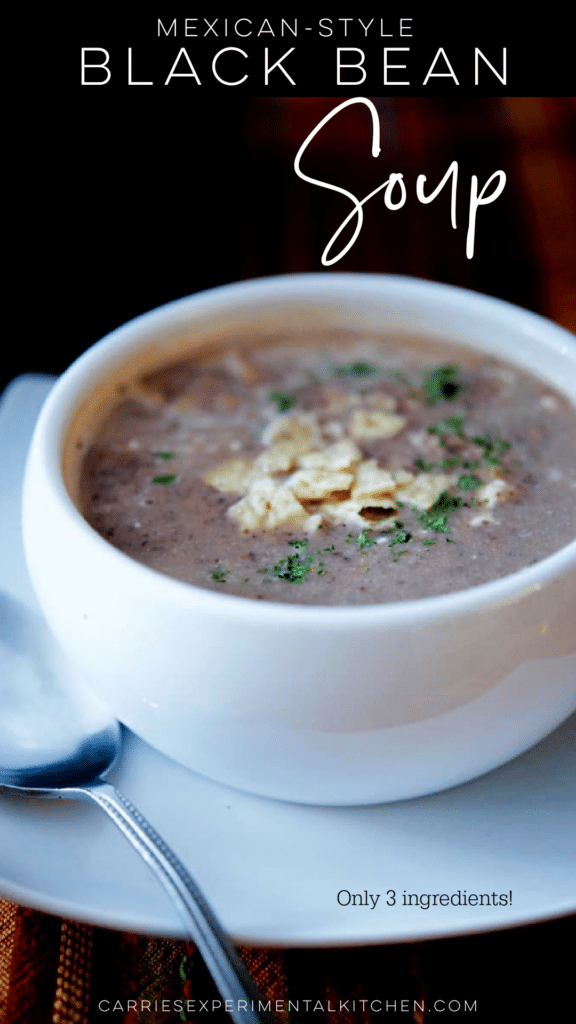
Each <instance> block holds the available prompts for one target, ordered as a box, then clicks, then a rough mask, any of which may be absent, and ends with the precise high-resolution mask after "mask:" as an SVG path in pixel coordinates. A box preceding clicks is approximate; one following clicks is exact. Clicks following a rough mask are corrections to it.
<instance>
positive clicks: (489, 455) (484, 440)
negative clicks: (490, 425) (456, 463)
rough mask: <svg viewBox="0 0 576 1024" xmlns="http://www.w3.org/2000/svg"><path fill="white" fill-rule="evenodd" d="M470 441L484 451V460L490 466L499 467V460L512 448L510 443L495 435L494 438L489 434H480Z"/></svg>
mask: <svg viewBox="0 0 576 1024" xmlns="http://www.w3.org/2000/svg"><path fill="white" fill-rule="evenodd" d="M471 440H472V441H473V442H474V444H477V445H478V447H479V448H482V449H483V450H484V458H485V459H486V462H487V463H488V465H490V466H499V465H500V461H501V459H502V458H503V457H504V455H506V453H507V452H509V451H510V449H511V447H512V445H511V443H510V441H505V440H504V438H503V437H499V436H498V435H497V434H496V435H495V436H494V437H492V436H491V435H490V434H482V435H479V436H478V437H473V438H471Z"/></svg>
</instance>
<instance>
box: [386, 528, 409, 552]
mask: <svg viewBox="0 0 576 1024" xmlns="http://www.w3.org/2000/svg"><path fill="white" fill-rule="evenodd" d="M394 525H395V530H394V532H393V533H392V536H391V537H390V540H389V542H388V547H390V548H393V547H395V546H396V545H397V544H407V543H408V541H409V540H412V534H411V533H409V532H408V530H405V529H404V523H400V522H399V521H398V520H396V523H395V524H394ZM398 553H399V552H396V554H398Z"/></svg>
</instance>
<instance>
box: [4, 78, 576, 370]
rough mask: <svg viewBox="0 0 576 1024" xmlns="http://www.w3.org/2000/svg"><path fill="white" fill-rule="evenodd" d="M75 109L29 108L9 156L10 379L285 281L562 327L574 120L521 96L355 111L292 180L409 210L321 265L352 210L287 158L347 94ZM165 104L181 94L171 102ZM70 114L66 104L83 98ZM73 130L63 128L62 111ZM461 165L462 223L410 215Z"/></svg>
mask: <svg viewBox="0 0 576 1024" xmlns="http://www.w3.org/2000/svg"><path fill="white" fill-rule="evenodd" d="M114 95H115V94H113V93H106V94H105V95H104V93H103V91H102V90H100V89H98V88H93V89H86V90H85V91H83V92H81V93H80V97H81V99H82V103H81V104H80V105H78V103H75V104H72V106H71V108H70V110H69V111H68V112H66V111H62V110H61V109H59V108H57V107H55V106H51V103H50V95H48V98H47V99H46V101H45V102H44V104H43V105H40V106H39V101H38V99H36V101H35V109H34V111H31V113H34V114H35V115H38V113H39V112H40V113H42V116H41V117H39V119H38V121H37V122H36V127H37V131H36V132H35V133H34V134H33V135H32V136H31V135H30V133H29V130H28V128H27V127H26V125H27V124H29V122H22V125H21V127H20V144H19V145H17V146H16V147H15V151H14V157H13V167H14V170H15V182H16V185H15V192H14V200H15V202H14V209H15V212H16V231H15V234H14V241H13V244H12V245H11V246H10V249H11V265H12V267H13V269H14V270H15V278H14V280H15V284H14V288H13V290H12V289H11V293H12V295H13V296H14V299H15V302H16V308H17V309H18V317H17V328H16V334H15V335H14V337H13V338H12V339H9V340H8V342H7V344H6V347H5V352H6V355H5V360H4V370H3V376H4V379H5V381H7V380H9V379H10V377H12V376H14V375H15V374H17V373H22V372H26V371H30V370H34V371H44V372H49V373H60V372H61V371H62V370H64V369H65V368H66V366H67V365H68V364H69V363H70V362H71V361H72V360H73V359H74V358H75V357H76V356H77V355H78V354H79V353H81V352H82V351H83V350H84V349H85V348H86V347H88V346H89V345H91V344H92V343H93V342H95V341H96V340H98V338H100V337H102V336H103V335H104V334H106V333H107V332H108V331H110V330H113V329H114V328H115V327H117V326H119V325H120V324H122V323H124V322H125V321H126V320H129V319H131V318H132V317H134V316H137V315H139V314H140V313H143V312H145V311H146V310H149V309H152V308H154V307H155V306H158V305H160V304H162V303H164V302H169V301H170V300H172V299H177V298H180V297H181V296H183V295H187V294H190V293H192V292H195V291H198V290H201V289H204V288H209V287H213V286H215V285H219V284H224V283H226V282H230V281H236V280H241V279H244V278H248V277H259V276H265V275H269V274H277V273H285V272H301V271H308V272H326V273H330V272H331V271H332V270H335V271H355V272H362V271H370V272H392V273H400V274H411V275H415V276H418V277H425V278H430V279H432V280H437V281H442V282H448V283H450V284H455V285H460V286H463V287H467V288H473V289H476V290H478V291H482V292H486V293H488V294H491V295H496V296H498V297H501V298H504V299H507V300H508V301H511V302H515V303H518V304H519V305H521V306H524V307H527V308H529V309H532V310H535V311H536V312H540V313H543V314H545V315H548V316H551V317H552V318H553V319H555V320H557V321H559V322H560V323H564V324H565V325H566V326H574V325H575V323H576V320H575V315H576V300H575V292H576V285H575V262H574V251H575V248H576V246H575V242H576V235H575V224H576V161H575V150H576V105H575V104H574V102H573V101H572V100H570V99H566V98H564V99H562V98H556V99H554V98H542V97H529V98H524V99H514V98H507V97H462V96H450V97H438V96H436V97H433V96H428V97H424V98H417V97H400V98H395V97H385V98H381V97H380V98H378V97H376V98H374V103H375V104H376V106H377V108H378V111H379V116H380V124H381V132H382V152H381V154H380V156H379V157H378V158H373V157H372V156H371V152H370V147H371V130H372V129H371V118H370V115H369V112H368V110H367V108H366V107H365V106H362V105H359V104H356V105H354V106H353V107H351V108H348V109H347V110H345V111H343V112H342V113H341V114H338V115H337V116H336V117H335V118H334V119H333V120H332V121H331V122H330V123H329V124H328V125H327V126H326V127H325V128H324V129H323V130H322V132H321V133H320V134H319V135H318V136H317V137H316V139H315V140H314V141H313V143H312V144H311V145H310V147H309V149H308V150H307V152H306V154H305V156H304V158H303V161H302V167H303V170H304V171H305V172H306V173H307V174H308V175H310V176H312V177H314V178H318V179H320V180H322V181H327V182H331V183H335V184H338V185H340V186H341V187H344V188H346V189H348V190H349V191H351V192H353V193H354V194H355V195H357V196H358V197H363V196H365V195H367V194H368V193H369V192H370V191H372V189H374V188H376V187H377V186H378V185H379V184H380V183H381V182H383V181H384V180H385V179H386V178H387V177H388V175H389V174H390V172H392V171H393V172H396V173H402V174H404V180H405V183H406V187H407V192H408V198H407V201H406V204H405V206H404V207H403V208H402V209H401V210H397V211H389V210H387V209H386V208H385V207H384V204H383V202H382V197H381V196H380V195H379V196H377V197H375V198H374V199H372V200H370V202H369V203H367V205H366V207H365V208H364V213H365V220H364V226H363V228H362V232H361V234H360V236H359V238H358V239H357V241H356V243H355V245H354V246H353V248H352V249H351V250H350V251H349V252H348V254H347V255H346V256H344V257H343V258H342V259H341V260H340V261H339V262H338V263H335V264H334V265H333V266H332V267H331V268H329V269H325V268H323V267H322V264H321V255H322V252H323V250H324V248H325V246H326V244H327V242H328V240H329V238H330V237H331V235H332V233H333V232H334V230H335V229H336V227H337V226H338V225H339V224H340V222H341V221H342V219H343V218H344V216H346V215H347V213H348V212H349V210H350V208H351V204H350V202H349V200H347V199H346V198H345V197H343V196H340V195H337V194H336V193H334V192H331V191H328V190H327V189H322V188H319V187H317V186H313V185H311V184H308V183H307V182H304V181H302V180H300V179H299V178H298V177H297V175H296V173H295V171H294V167H293V164H294V157H295V155H296V153H297V151H298V149H299V147H300V146H301V144H302V142H303V141H304V139H305V138H306V137H307V135H308V134H309V133H310V132H311V131H312V129H313V128H314V127H315V126H316V125H317V124H318V123H319V121H320V120H321V119H322V118H323V117H324V116H325V115H326V114H327V113H328V112H330V111H331V110H333V109H334V108H335V107H336V106H337V105H338V103H340V102H342V98H341V97H331V98H330V97H322V98H314V97H300V98H294V97H292V98H274V97H241V96H233V97H232V98H227V99H226V101H224V100H223V99H222V98H220V97H219V96H210V95H206V96H205V97H204V98H203V99H202V100H201V101H199V100H198V99H197V98H196V95H197V94H193V95H192V96H190V97H189V95H188V94H187V93H186V94H184V93H181V94H179V96H180V99H178V100H177V101H174V100H173V97H172V96H168V95H167V94H166V93H165V92H162V91H159V90H155V89H152V90H148V89H146V88H140V89H136V88H134V89H131V90H125V91H124V92H121V93H118V95H117V98H116V99H114ZM174 95H175V94H174ZM76 99H78V96H77V97H76ZM71 112H72V113H73V114H74V116H73V117H71V116H69V115H70V113H71ZM453 160H457V161H458V162H459V186H458V227H457V230H456V231H454V230H453V229H452V227H451V226H450V215H449V208H450V207H449V203H450V196H449V188H445V189H444V190H443V192H442V193H441V194H440V196H439V197H438V198H437V199H436V200H435V201H434V202H433V203H432V204H430V205H427V206H424V205H422V204H421V203H419V202H418V201H417V199H416V193H415V184H416V178H417V176H418V175H419V174H425V175H426V176H427V179H428V183H427V191H430V190H431V189H432V188H433V187H435V186H436V184H437V183H438V182H439V181H440V179H441V178H442V176H443V175H444V174H445V172H446V170H447V169H448V166H449V164H450V163H451V161H453ZM497 169H502V170H505V171H506V174H507V179H508V180H507V184H506V188H505V190H504V192H503V194H502V195H501V196H500V197H499V198H498V199H497V200H496V201H495V202H494V203H493V204H492V205H490V206H487V207H485V208H483V209H480V210H479V212H478V223H477V231H476V250H475V255H474V257H473V259H471V260H468V259H467V258H466V255H465V238H466V229H467V220H468V203H469V193H470V179H471V175H472V174H475V175H477V176H478V178H479V182H480V186H482V184H483V183H484V182H485V181H486V180H487V178H489V177H490V175H491V174H492V173H493V172H494V171H495V170H497Z"/></svg>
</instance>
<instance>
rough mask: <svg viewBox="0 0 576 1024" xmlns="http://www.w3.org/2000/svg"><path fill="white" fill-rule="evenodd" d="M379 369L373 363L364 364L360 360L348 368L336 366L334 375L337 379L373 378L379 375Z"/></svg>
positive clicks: (350, 364)
mask: <svg viewBox="0 0 576 1024" xmlns="http://www.w3.org/2000/svg"><path fill="white" fill-rule="evenodd" d="M378 369H379V368H378V367H377V366H374V364H373V363H364V362H362V360H358V361H357V362H353V363H348V365H347V366H335V367H334V374H335V376H336V377H373V376H374V374H375V373H378Z"/></svg>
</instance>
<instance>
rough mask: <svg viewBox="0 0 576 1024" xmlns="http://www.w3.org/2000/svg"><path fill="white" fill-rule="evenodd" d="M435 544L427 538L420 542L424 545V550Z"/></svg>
mask: <svg viewBox="0 0 576 1024" xmlns="http://www.w3.org/2000/svg"><path fill="white" fill-rule="evenodd" d="M435 543H436V541H435V540H428V539H427V538H424V540H423V541H422V544H423V545H424V547H425V548H431V547H433V545H434V544H435Z"/></svg>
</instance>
